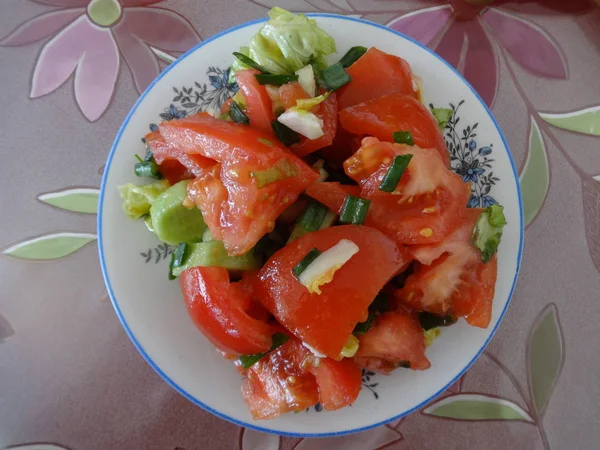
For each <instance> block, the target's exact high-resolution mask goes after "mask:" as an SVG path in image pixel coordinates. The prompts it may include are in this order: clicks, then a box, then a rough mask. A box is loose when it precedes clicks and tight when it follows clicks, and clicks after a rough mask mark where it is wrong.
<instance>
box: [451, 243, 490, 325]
mask: <svg viewBox="0 0 600 450" xmlns="http://www.w3.org/2000/svg"><path fill="white" fill-rule="evenodd" d="M470 275H471V281H470V286H469V291H470V292H469V294H470V295H468V294H465V295H455V297H454V299H453V300H454V301H453V303H454V305H453V306H454V313H455V314H456V315H457V316H461V317H464V318H465V320H466V321H467V323H468V324H469V325H471V326H474V327H479V328H487V327H488V326H489V325H490V321H491V320H492V306H493V301H494V295H495V292H496V278H497V276H498V258H497V256H496V255H494V257H493V258H492V260H491V261H488V262H487V263H483V262H480V263H479V264H477V268H476V269H475V271H474V272H472V273H471V274H470Z"/></svg>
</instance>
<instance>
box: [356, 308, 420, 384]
mask: <svg viewBox="0 0 600 450" xmlns="http://www.w3.org/2000/svg"><path fill="white" fill-rule="evenodd" d="M359 341H360V346H359V347H358V351H357V352H356V355H355V357H354V361H355V362H356V363H357V364H358V365H359V366H361V367H364V368H366V369H370V370H375V371H377V372H382V373H385V374H389V373H390V372H391V371H392V370H393V369H395V368H396V367H398V365H399V364H400V363H401V362H405V361H407V362H408V363H410V368H411V369H413V370H425V369H428V368H429V367H431V363H430V362H429V360H428V359H427V357H426V356H425V347H426V345H425V335H424V334H423V329H422V328H421V325H420V324H419V320H418V319H417V318H416V317H415V316H414V315H412V314H410V313H407V312H404V311H393V312H386V313H384V314H382V315H381V316H379V317H378V318H377V319H376V322H375V324H374V325H373V326H372V327H371V328H370V329H369V330H368V331H367V332H366V333H365V334H363V335H361V336H359Z"/></svg>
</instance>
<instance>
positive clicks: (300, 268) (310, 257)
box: [292, 248, 321, 278]
mask: <svg viewBox="0 0 600 450" xmlns="http://www.w3.org/2000/svg"><path fill="white" fill-rule="evenodd" d="M320 254H321V252H320V251H319V250H317V249H316V248H313V249H312V250H311V251H310V252H308V253H307V254H306V256H305V257H304V258H302V261H300V262H299V263H298V264H296V267H294V268H293V269H292V273H293V274H294V276H295V277H296V278H298V277H299V276H300V274H302V272H304V271H305V270H306V268H307V267H308V266H309V265H310V263H312V262H313V261H314V260H315V259H317V256H319V255H320Z"/></svg>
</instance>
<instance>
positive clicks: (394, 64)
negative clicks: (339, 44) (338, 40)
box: [338, 47, 418, 131]
mask: <svg viewBox="0 0 600 450" xmlns="http://www.w3.org/2000/svg"><path fill="white" fill-rule="evenodd" d="M346 72H348V75H350V77H351V78H352V81H350V83H348V84H346V85H345V86H342V87H341V88H340V89H339V94H338V105H339V108H340V109H344V108H347V107H348V106H354V105H356V104H358V103H362V102H366V101H369V100H372V99H374V98H378V97H381V96H383V95H389V94H408V95H412V96H414V97H417V95H418V93H417V91H415V89H414V86H413V78H412V72H411V70H410V66H409V64H408V63H407V62H406V61H405V60H403V59H402V58H400V57H398V56H394V55H389V54H387V53H384V52H382V51H381V50H378V49H376V48H375V47H371V48H370V49H369V50H368V51H367V53H365V54H364V55H363V56H361V57H360V58H359V59H358V60H357V61H356V62H355V63H354V64H352V65H351V66H350V67H348V68H347V69H346ZM396 131H397V130H396Z"/></svg>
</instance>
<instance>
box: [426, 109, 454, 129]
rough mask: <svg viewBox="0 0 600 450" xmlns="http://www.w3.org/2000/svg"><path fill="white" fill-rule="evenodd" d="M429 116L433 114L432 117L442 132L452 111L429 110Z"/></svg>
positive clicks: (450, 117)
mask: <svg viewBox="0 0 600 450" xmlns="http://www.w3.org/2000/svg"><path fill="white" fill-rule="evenodd" d="M431 114H433V117H435V120H436V121H437V123H438V125H439V126H440V129H441V130H443V129H444V128H446V125H447V124H448V121H449V120H450V119H452V115H453V114H454V111H452V110H451V109H450V108H431Z"/></svg>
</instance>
